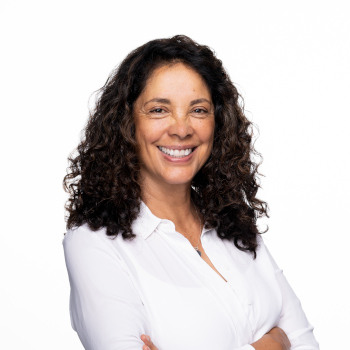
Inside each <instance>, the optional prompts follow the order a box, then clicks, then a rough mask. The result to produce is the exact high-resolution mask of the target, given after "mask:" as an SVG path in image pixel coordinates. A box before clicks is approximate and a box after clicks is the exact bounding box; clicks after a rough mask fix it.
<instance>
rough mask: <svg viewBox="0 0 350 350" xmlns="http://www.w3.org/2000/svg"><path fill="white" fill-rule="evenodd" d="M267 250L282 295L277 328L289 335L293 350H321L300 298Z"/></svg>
mask: <svg viewBox="0 0 350 350" xmlns="http://www.w3.org/2000/svg"><path fill="white" fill-rule="evenodd" d="M265 249H266V251H267V254H268V256H269V258H270V260H271V263H272V266H273V267H274V269H275V274H276V278H277V281H278V284H279V287H280V290H281V294H282V312H281V316H280V320H279V323H278V325H277V326H278V327H280V328H282V329H283V331H284V332H285V333H286V334H287V336H288V339H289V341H290V343H291V350H319V345H318V342H317V341H316V339H315V337H314V334H313V326H312V325H311V324H310V323H309V321H308V320H307V318H306V315H305V313H304V311H303V309H302V306H301V303H300V301H299V299H298V297H297V296H296V294H295V293H294V291H293V289H292V288H291V286H290V285H289V283H288V281H287V279H286V277H285V276H284V274H283V271H282V270H281V269H280V268H279V267H278V266H277V264H276V262H275V260H274V259H273V258H272V256H271V254H270V252H269V251H268V249H267V248H266V247H265Z"/></svg>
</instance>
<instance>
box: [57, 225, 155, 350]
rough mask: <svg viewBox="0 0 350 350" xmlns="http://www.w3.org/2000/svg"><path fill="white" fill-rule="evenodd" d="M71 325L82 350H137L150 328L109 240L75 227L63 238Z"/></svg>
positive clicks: (134, 291) (141, 304)
mask: <svg viewBox="0 0 350 350" xmlns="http://www.w3.org/2000/svg"><path fill="white" fill-rule="evenodd" d="M63 247H64V253H65V259H66V265H67V270H68V275H69V281H70V286H71V294H70V316H71V322H72V327H73V329H74V330H75V331H76V332H77V333H78V335H79V338H80V340H81V342H82V344H83V346H84V348H85V349H86V350H124V349H125V350H126V349H127V350H140V349H142V345H143V344H144V343H143V342H142V340H141V339H140V335H141V334H151V333H150V325H149V322H148V320H147V317H146V316H147V315H146V312H145V308H144V305H143V303H142V301H141V298H140V296H139V295H138V293H137V291H136V289H135V287H134V286H133V284H132V281H131V279H130V277H129V275H128V273H127V271H126V269H125V268H123V265H122V264H121V258H120V257H119V256H118V254H117V251H116V250H115V249H114V248H113V246H112V245H110V244H109V242H107V241H105V240H104V239H103V238H102V237H101V236H99V235H98V234H97V233H96V232H93V231H91V230H89V229H87V228H84V227H80V228H77V229H74V230H70V231H68V232H67V233H66V235H65V238H64V240H63Z"/></svg>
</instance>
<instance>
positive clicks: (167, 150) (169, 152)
mask: <svg viewBox="0 0 350 350" xmlns="http://www.w3.org/2000/svg"><path fill="white" fill-rule="evenodd" d="M158 148H159V149H160V150H161V151H162V152H163V153H165V154H167V155H169V156H171V157H175V158H183V157H186V156H188V155H189V154H190V153H192V152H193V148H187V149H182V150H178V149H170V148H165V147H161V146H160V147H158Z"/></svg>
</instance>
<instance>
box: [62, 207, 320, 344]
mask: <svg viewBox="0 0 350 350" xmlns="http://www.w3.org/2000/svg"><path fill="white" fill-rule="evenodd" d="M132 229H133V232H134V233H135V234H136V235H137V237H136V238H135V239H134V240H133V241H126V240H124V239H123V238H122V236H121V235H118V236H117V237H116V238H114V239H112V238H111V237H108V236H106V234H105V230H104V229H101V230H99V231H96V232H94V231H92V230H90V229H89V227H88V226H87V225H83V226H81V227H79V228H76V229H72V230H69V231H68V232H67V233H66V235H65V237H64V240H63V245H64V251H65V259H66V264H67V269H68V274H69V280H70V286H71V297H70V315H71V321H72V327H73V329H74V330H75V331H76V332H77V333H78V335H79V338H80V340H81V342H82V343H83V345H84V347H85V349H87V350H142V346H143V344H144V343H143V342H142V340H141V339H140V336H141V334H148V335H149V336H150V337H151V339H152V341H153V343H154V344H155V345H156V346H157V347H158V348H159V349H160V350H179V349H180V350H209V349H210V350H212V349H219V350H250V349H253V347H252V346H251V345H249V344H251V343H253V342H254V341H256V340H258V339H260V338H261V337H262V336H263V335H264V334H265V333H266V332H268V331H269V330H270V329H271V328H273V327H275V326H279V327H281V328H282V329H283V330H284V331H285V332H286V334H287V335H288V338H289V340H290V342H291V344H292V347H291V349H293V350H302V349H303V350H316V349H319V347H318V343H317V341H316V340H315V338H314V335H313V327H312V326H311V325H310V324H309V322H308V320H307V319H306V317H305V314H304V312H303V310H302V308H301V305H300V302H299V300H298V298H297V297H296V295H295V294H294V292H293V290H292V289H291V287H290V286H289V284H288V282H287V280H286V279H285V277H284V276H283V274H282V271H281V270H280V269H279V268H278V267H277V265H276V263H275V262H274V260H273V259H272V257H271V255H270V254H269V252H268V250H267V249H266V247H265V245H264V243H263V240H262V239H261V238H259V248H258V250H257V258H256V259H255V260H254V259H253V257H252V255H251V254H248V253H245V252H242V251H240V250H238V249H237V248H236V247H235V246H234V244H233V243H232V242H229V241H226V240H221V239H220V238H219V237H218V236H217V234H216V230H215V229H203V231H202V234H201V242H202V245H203V248H204V250H205V252H206V254H207V255H208V257H209V259H210V260H211V262H212V263H213V265H214V266H215V268H216V269H217V270H218V271H219V272H220V274H221V275H222V276H223V277H224V278H225V279H226V280H227V282H225V280H224V279H222V278H221V277H220V276H219V275H218V274H217V273H216V272H215V271H214V270H213V269H212V268H211V267H210V266H209V265H208V264H207V263H206V262H205V261H204V260H203V259H202V258H201V257H200V256H199V255H198V253H197V252H196V250H195V249H194V248H193V247H192V245H191V243H190V242H189V241H188V240H187V239H186V238H185V237H184V236H183V235H182V234H180V233H178V232H176V231H175V225H174V224H173V222H171V221H169V220H163V219H160V218H158V217H156V216H154V215H153V214H152V213H151V211H150V210H149V209H148V207H147V206H146V205H145V204H144V203H142V204H141V211H140V214H139V217H138V218H137V220H135V221H134V223H133V226H132Z"/></svg>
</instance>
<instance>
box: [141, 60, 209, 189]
mask: <svg viewBox="0 0 350 350" xmlns="http://www.w3.org/2000/svg"><path fill="white" fill-rule="evenodd" d="M134 120H135V128H136V141H137V144H138V147H139V158H140V161H141V178H142V181H143V182H144V183H145V182H146V183H148V184H150V183H153V184H156V185H161V184H168V185H169V184H170V185H180V184H186V185H189V184H190V183H191V180H192V179H193V177H194V176H195V175H196V173H197V172H198V171H199V169H200V168H201V167H202V166H203V165H204V163H205V162H206V160H207V159H208V157H209V155H210V153H211V150H212V145H213V138H214V127H215V119H214V106H213V102H212V99H211V95H210V92H209V90H208V87H207V86H206V84H205V82H204V80H203V79H202V77H201V76H200V75H199V74H198V73H197V72H196V71H194V70H193V69H191V68H189V67H187V66H185V65H184V64H183V63H176V64H173V65H166V66H161V67H159V68H157V69H155V70H154V72H153V73H152V75H151V76H150V78H149V79H148V81H147V83H146V86H145V89H144V90H143V92H142V93H141V95H140V96H139V97H138V99H137V100H136V101H135V104H134Z"/></svg>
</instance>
